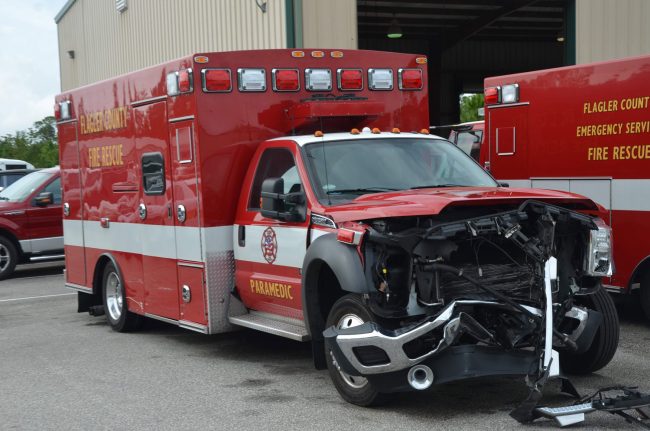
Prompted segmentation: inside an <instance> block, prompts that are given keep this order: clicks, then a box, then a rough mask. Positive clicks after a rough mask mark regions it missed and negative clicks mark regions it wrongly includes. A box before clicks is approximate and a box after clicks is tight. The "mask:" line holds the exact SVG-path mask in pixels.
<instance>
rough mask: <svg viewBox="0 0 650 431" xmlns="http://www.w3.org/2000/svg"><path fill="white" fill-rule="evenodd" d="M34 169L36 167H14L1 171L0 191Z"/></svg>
mask: <svg viewBox="0 0 650 431" xmlns="http://www.w3.org/2000/svg"><path fill="white" fill-rule="evenodd" d="M34 171H35V169H12V170H9V171H0V192H1V191H3V190H4V189H6V188H7V187H8V186H10V185H11V184H13V183H15V182H16V180H19V179H20V178H22V177H24V176H25V175H27V174H30V173H32V172H34Z"/></svg>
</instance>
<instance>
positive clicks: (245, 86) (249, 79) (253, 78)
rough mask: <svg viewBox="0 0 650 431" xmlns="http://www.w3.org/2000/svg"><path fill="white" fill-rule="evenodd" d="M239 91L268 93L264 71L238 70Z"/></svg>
mask: <svg viewBox="0 0 650 431" xmlns="http://www.w3.org/2000/svg"><path fill="white" fill-rule="evenodd" d="M237 78H238V83H237V85H238V88H239V91H266V71H265V70H264V69H237Z"/></svg>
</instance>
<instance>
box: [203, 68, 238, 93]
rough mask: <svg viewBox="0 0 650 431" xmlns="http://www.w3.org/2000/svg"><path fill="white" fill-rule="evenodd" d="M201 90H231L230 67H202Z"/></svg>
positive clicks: (218, 91)
mask: <svg viewBox="0 0 650 431" xmlns="http://www.w3.org/2000/svg"><path fill="white" fill-rule="evenodd" d="M201 82H202V83H203V91H204V92H206V93H227V92H229V91H232V76H231V75H230V69H203V70H202V71H201Z"/></svg>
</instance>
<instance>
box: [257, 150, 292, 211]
mask: <svg viewBox="0 0 650 431" xmlns="http://www.w3.org/2000/svg"><path fill="white" fill-rule="evenodd" d="M278 177H279V178H283V179H284V193H294V192H299V191H301V190H302V184H301V183H300V177H299V176H298V169H297V168H296V162H295V161H294V160H293V155H292V154H291V152H290V151H289V150H287V149H285V148H269V149H268V150H266V151H264V153H263V154H262V157H260V162H259V164H258V165H257V170H256V171H255V178H254V179H253V187H252V190H251V195H250V198H249V199H248V209H250V210H257V209H259V208H260V196H261V194H262V183H263V182H264V180H265V179H267V178H278Z"/></svg>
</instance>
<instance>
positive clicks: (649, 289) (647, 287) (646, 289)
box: [639, 272, 650, 320]
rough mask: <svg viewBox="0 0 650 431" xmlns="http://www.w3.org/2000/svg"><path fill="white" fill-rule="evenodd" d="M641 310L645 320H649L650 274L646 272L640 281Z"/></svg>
mask: <svg viewBox="0 0 650 431" xmlns="http://www.w3.org/2000/svg"><path fill="white" fill-rule="evenodd" d="M639 293H640V296H641V298H640V299H641V309H643V314H645V317H646V319H648V320H650V272H647V273H646V274H645V275H644V276H643V278H642V279H641V292H639Z"/></svg>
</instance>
